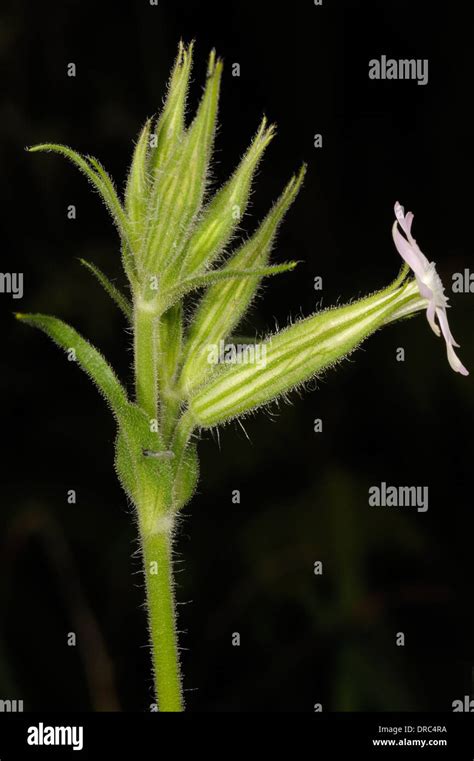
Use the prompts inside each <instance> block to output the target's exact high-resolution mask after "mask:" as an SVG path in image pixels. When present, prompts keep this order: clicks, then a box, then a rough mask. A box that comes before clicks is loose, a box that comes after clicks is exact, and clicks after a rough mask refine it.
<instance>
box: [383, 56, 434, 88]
mask: <svg viewBox="0 0 474 761" xmlns="http://www.w3.org/2000/svg"><path fill="white" fill-rule="evenodd" d="M369 79H414V80H416V82H417V84H419V85H427V84H428V59H427V58H401V59H395V58H387V56H386V55H382V56H380V58H371V59H370V61H369Z"/></svg>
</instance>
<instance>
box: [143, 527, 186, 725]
mask: <svg viewBox="0 0 474 761" xmlns="http://www.w3.org/2000/svg"><path fill="white" fill-rule="evenodd" d="M142 546H143V562H144V567H145V578H146V592H147V603H148V620H149V625H150V638H151V646H152V657H153V667H154V676H155V688H156V694H157V700H158V708H159V710H160V711H166V712H179V711H182V710H183V707H184V706H183V699H182V692H181V675H180V667H179V657H178V642H177V635H176V616H175V601H174V593H173V572H172V561H171V552H172V531H171V530H169V529H168V528H164V530H163V531H160V532H159V533H155V534H151V535H148V536H145V537H142Z"/></svg>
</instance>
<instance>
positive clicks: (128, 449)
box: [16, 313, 172, 525]
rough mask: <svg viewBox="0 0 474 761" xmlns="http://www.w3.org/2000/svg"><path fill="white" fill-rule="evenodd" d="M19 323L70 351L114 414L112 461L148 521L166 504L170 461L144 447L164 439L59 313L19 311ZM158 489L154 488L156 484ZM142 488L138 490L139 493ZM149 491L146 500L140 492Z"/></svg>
mask: <svg viewBox="0 0 474 761" xmlns="http://www.w3.org/2000/svg"><path fill="white" fill-rule="evenodd" d="M16 317H17V319H18V320H20V321H21V322H25V323H27V324H28V325H32V326H33V327H36V328H39V329H40V330H42V331H43V332H44V333H46V335H47V336H49V337H50V338H51V339H52V340H53V341H54V342H55V343H56V344H57V345H58V346H60V347H61V348H62V349H64V350H65V351H67V352H69V351H71V350H73V351H74V355H75V360H76V362H77V364H78V365H79V367H81V369H82V370H84V372H86V373H87V375H88V376H89V377H90V378H91V379H92V381H93V382H94V384H95V385H96V386H97V388H98V389H99V391H100V392H101V394H102V395H103V396H104V398H105V400H106V401H107V402H108V404H109V406H110V407H111V409H112V412H113V413H114V416H115V418H116V420H117V422H118V425H119V437H118V440H117V452H116V465H117V469H118V471H119V476H120V480H121V482H122V485H123V486H124V488H125V490H126V491H127V493H128V494H129V496H131V497H132V499H134V500H135V501H137V495H138V494H139V496H140V503H141V504H145V510H144V515H143V516H142V520H146V521H147V522H149V524H150V525H152V523H153V521H154V520H155V519H156V517H157V515H158V513H159V511H160V509H161V508H162V506H163V505H169V503H170V499H171V489H172V465H171V463H170V462H168V461H167V460H165V459H163V460H159V459H153V458H149V457H146V456H145V455H144V450H145V451H146V450H150V451H164V449H165V447H164V444H163V440H162V439H161V437H160V436H159V434H158V433H155V432H154V431H152V428H151V425H150V422H151V421H149V420H148V418H147V416H146V415H145V413H144V412H143V411H142V410H141V409H139V408H138V407H137V406H136V405H134V404H132V403H131V402H130V401H129V400H128V397H127V393H126V391H125V389H124V388H123V386H122V384H121V383H120V381H119V380H118V378H117V376H116V374H115V373H114V371H113V370H112V368H111V367H110V365H109V363H108V362H107V360H106V359H104V357H103V356H102V354H101V353H100V352H99V351H98V350H97V349H96V348H95V347H94V346H93V345H92V344H91V343H89V341H87V340H86V339H85V338H83V337H82V336H81V335H80V334H79V333H78V332H77V331H76V330H75V329H74V328H72V327H71V326H70V325H67V323H65V322H63V321H62V320H59V319H58V318H57V317H51V316H50V315H44V314H20V313H17V314H16ZM157 484H158V485H159V488H158V489H157V488H156V485H157ZM138 490H140V493H139V491H138ZM148 493H149V494H152V495H153V498H150V499H151V501H149V502H146V500H145V501H144V499H143V494H145V495H146V494H148Z"/></svg>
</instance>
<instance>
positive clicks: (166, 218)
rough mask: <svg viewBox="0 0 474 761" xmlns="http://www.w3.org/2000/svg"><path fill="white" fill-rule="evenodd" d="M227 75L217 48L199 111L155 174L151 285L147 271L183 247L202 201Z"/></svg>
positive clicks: (145, 258) (148, 251)
mask: <svg viewBox="0 0 474 761" xmlns="http://www.w3.org/2000/svg"><path fill="white" fill-rule="evenodd" d="M221 75H222V62H221V61H220V60H216V58H215V53H214V51H213V52H212V53H211V56H210V59H209V68H208V79H207V85H206V89H205V92H204V95H203V97H202V100H201V104H200V106H199V109H198V112H197V115H196V117H195V119H194V121H193V123H192V124H191V126H190V128H189V129H188V130H187V132H186V133H185V135H184V137H183V138H182V140H181V141H180V143H179V145H178V146H177V148H176V149H175V151H174V153H173V155H172V157H171V158H170V160H169V162H168V164H167V165H166V167H165V170H164V171H163V172H161V173H160V174H158V176H157V178H156V180H155V185H154V188H153V190H152V193H151V196H150V201H149V207H148V227H147V232H146V236H145V240H144V245H143V249H142V252H141V254H140V268H141V272H142V277H143V278H144V279H145V286H146V287H148V286H149V283H148V282H146V280H147V277H148V276H157V275H158V274H160V275H161V273H162V271H163V269H164V268H166V267H168V266H169V264H170V262H171V261H173V259H174V257H175V255H176V253H177V252H179V251H180V250H181V249H182V246H183V244H184V242H185V241H186V238H187V237H188V235H189V231H190V227H191V225H192V223H193V221H194V218H195V215H196V214H197V213H198V211H199V209H200V207H201V204H202V199H203V196H204V190H205V187H206V177H207V171H208V168H209V160H210V155H211V149H212V144H213V139H214V132H215V125H216V117H217V104H218V99H219V88H220V80H221ZM146 295H150V294H146Z"/></svg>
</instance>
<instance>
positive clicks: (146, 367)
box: [133, 304, 158, 418]
mask: <svg viewBox="0 0 474 761" xmlns="http://www.w3.org/2000/svg"><path fill="white" fill-rule="evenodd" d="M133 317H134V319H133V322H134V336H135V384H136V397H137V404H138V405H139V407H141V408H142V409H143V410H144V411H145V412H146V413H147V415H149V416H150V418H156V417H157V414H158V410H157V391H158V379H157V371H156V368H157V350H158V347H157V345H156V344H157V330H156V319H157V318H156V315H155V314H154V312H152V311H150V310H148V309H146V308H141V307H140V305H139V304H135V305H134V315H133Z"/></svg>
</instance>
